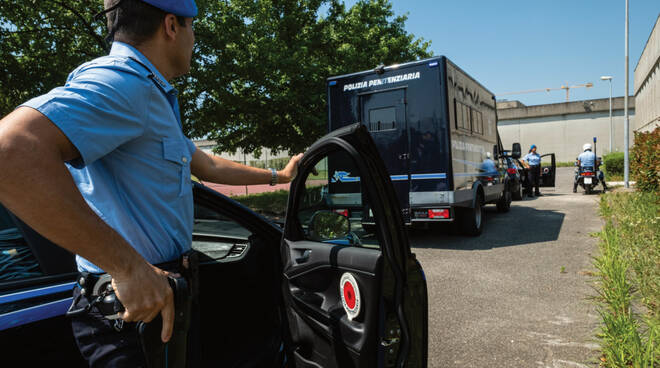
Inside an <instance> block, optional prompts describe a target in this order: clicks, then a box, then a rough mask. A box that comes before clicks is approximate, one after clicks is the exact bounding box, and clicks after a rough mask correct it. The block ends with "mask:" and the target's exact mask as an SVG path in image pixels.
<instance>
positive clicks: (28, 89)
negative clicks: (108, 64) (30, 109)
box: [0, 0, 107, 116]
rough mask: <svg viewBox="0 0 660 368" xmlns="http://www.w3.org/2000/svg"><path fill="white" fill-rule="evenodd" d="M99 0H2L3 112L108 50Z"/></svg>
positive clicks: (0, 74)
mask: <svg viewBox="0 0 660 368" xmlns="http://www.w3.org/2000/svg"><path fill="white" fill-rule="evenodd" d="M101 9H102V1H98V0H2V1H0V116H4V115H6V114H8V113H9V112H11V111H12V110H13V109H14V108H16V106H18V105H19V104H21V103H23V102H25V101H27V100H28V99H30V98H32V97H36V96H38V95H41V94H44V93H46V92H48V91H49V90H51V89H52V88H54V87H57V86H61V85H63V84H64V82H65V81H66V77H67V75H68V74H69V72H70V71H71V70H73V68H75V67H76V66H78V65H79V64H81V63H83V62H85V61H88V60H91V59H94V58H96V57H98V56H101V55H103V54H105V53H106V52H107V51H106V50H107V44H106V43H105V40H104V36H103V35H104V32H105V28H104V26H105V24H104V23H103V22H102V21H93V20H92V18H93V15H94V14H95V13H96V12H98V11H100V10H101Z"/></svg>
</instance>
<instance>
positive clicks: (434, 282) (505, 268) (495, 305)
mask: <svg viewBox="0 0 660 368" xmlns="http://www.w3.org/2000/svg"><path fill="white" fill-rule="evenodd" d="M572 173H573V169H572V168H560V169H559V170H558V176H557V182H558V186H557V188H556V189H554V190H553V189H549V190H542V193H543V194H545V196H543V197H540V198H534V199H526V200H524V201H515V202H513V205H512V208H511V211H510V212H509V213H506V214H499V213H497V212H496V211H495V207H494V206H488V209H487V215H486V223H485V229H484V233H483V234H482V235H481V237H478V238H468V237H460V236H450V235H445V232H442V231H422V230H417V231H413V232H412V233H411V244H412V246H413V247H414V250H413V251H414V252H415V253H417V257H418V259H419V260H420V262H421V263H422V266H423V267H424V270H425V272H426V277H427V282H428V290H429V367H480V368H481V367H552V368H560V367H592V366H595V362H596V359H597V357H598V351H597V347H598V346H597V345H596V341H595V339H594V338H593V336H594V331H595V330H596V329H597V327H598V316H597V313H596V311H595V309H594V307H593V306H592V305H591V304H590V302H589V300H588V297H589V296H590V295H593V293H594V291H593V290H592V289H591V288H590V286H589V284H588V282H589V280H590V279H591V276H589V275H590V274H591V271H593V267H592V266H591V255H592V254H593V253H594V252H596V249H597V245H596V242H597V240H596V239H595V238H593V237H591V236H590V235H589V234H590V233H592V232H596V231H598V230H599V229H600V227H601V225H602V222H601V220H600V219H599V217H598V216H597V203H598V199H599V197H598V195H589V196H586V195H583V194H582V193H581V192H579V191H578V193H577V194H573V193H572V192H571V190H572V175H573V174H572Z"/></svg>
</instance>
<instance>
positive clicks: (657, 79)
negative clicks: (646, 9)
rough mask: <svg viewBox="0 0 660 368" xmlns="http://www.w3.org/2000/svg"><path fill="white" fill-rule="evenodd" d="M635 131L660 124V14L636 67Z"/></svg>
mask: <svg viewBox="0 0 660 368" xmlns="http://www.w3.org/2000/svg"><path fill="white" fill-rule="evenodd" d="M634 86H635V102H636V104H637V115H636V118H635V123H634V124H632V125H633V127H634V129H633V130H635V131H650V130H653V129H655V128H656V127H658V126H660V16H658V19H657V20H656V22H655V26H654V27H653V30H652V31H651V35H650V36H649V39H648V41H647V42H646V47H645V48H644V51H642V56H641V57H640V58H639V62H638V63H637V67H635V81H634Z"/></svg>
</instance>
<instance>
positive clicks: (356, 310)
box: [339, 272, 361, 320]
mask: <svg viewBox="0 0 660 368" xmlns="http://www.w3.org/2000/svg"><path fill="white" fill-rule="evenodd" d="M339 294H340V295H341V304H342V305H343V306H344V310H345V311H346V314H347V315H348V319H349V320H353V319H354V318H355V317H357V316H359V315H360V307H361V305H360V288H359V287H358V283H357V281H355V277H353V275H352V274H350V273H348V272H346V273H344V274H343V275H341V280H340V281H339Z"/></svg>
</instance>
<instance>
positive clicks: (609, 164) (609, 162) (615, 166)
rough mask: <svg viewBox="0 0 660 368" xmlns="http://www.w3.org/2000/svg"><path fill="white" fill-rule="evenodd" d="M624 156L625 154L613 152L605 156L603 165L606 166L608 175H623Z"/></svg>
mask: <svg viewBox="0 0 660 368" xmlns="http://www.w3.org/2000/svg"><path fill="white" fill-rule="evenodd" d="M623 156H624V154H623V152H612V153H608V154H606V155H605V156H603V164H605V173H607V175H609V176H612V175H618V176H621V175H623Z"/></svg>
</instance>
